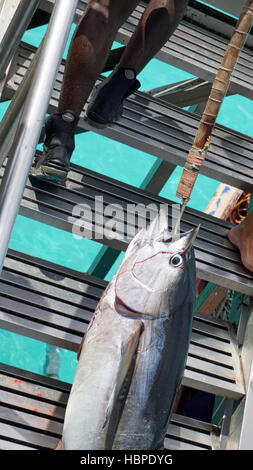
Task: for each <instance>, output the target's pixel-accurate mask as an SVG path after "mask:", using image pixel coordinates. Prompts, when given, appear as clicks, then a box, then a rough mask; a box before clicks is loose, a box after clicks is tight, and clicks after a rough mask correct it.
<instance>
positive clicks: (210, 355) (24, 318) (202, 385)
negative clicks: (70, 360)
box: [0, 250, 244, 400]
mask: <svg viewBox="0 0 253 470" xmlns="http://www.w3.org/2000/svg"><path fill="white" fill-rule="evenodd" d="M15 260H16V267H15ZM39 262H40V260H38V259H36V258H33V257H31V256H28V255H22V254H21V253H17V252H15V251H13V250H10V251H9V252H8V256H7V258H6V261H5V265H4V269H3V274H2V278H0V327H1V328H5V329H7V330H10V331H14V332H16V333H20V334H23V335H26V336H30V337H32V338H35V339H39V340H40V341H45V342H47V343H50V344H54V345H56V346H60V347H63V348H65V349H69V350H72V351H77V350H78V348H79V345H80V343H81V339H82V337H83V334H84V332H85V331H86V329H87V327H88V325H89V320H90V319H91V317H92V314H93V310H91V309H90V310H89V309H87V308H86V302H87V304H88V305H90V295H89V288H87V287H88V286H89V285H90V286H92V291H93V292H95V293H96V299H94V309H95V302H96V301H97V302H98V301H99V298H100V296H101V295H102V293H103V290H104V289H105V287H106V285H107V283H106V282H105V281H101V280H99V279H97V280H96V278H94V277H92V276H87V275H82V273H80V278H79V277H78V273H77V272H75V271H73V270H69V269H66V268H61V266H57V265H54V264H53V263H49V262H46V261H41V263H42V266H41V270H39V264H38V263H39ZM10 268H11V269H10ZM61 270H62V271H61ZM29 271H30V272H31V278H30V279H29V278H28V277H27V275H28V272H29ZM40 271H41V278H40ZM61 273H62V275H61ZM82 276H83V280H82ZM9 278H10V279H11V284H10V283H9ZM63 278H64V280H63ZM47 279H48V282H49V285H50V286H49V287H50V288H49V289H46V288H45V284H46V282H47ZM68 279H70V284H71V290H72V291H73V292H76V293H77V292H82V293H83V295H82V296H80V297H79V296H78V299H79V300H80V302H81V305H82V308H81V309H80V305H78V303H77V304H76V306H75V307H74V306H73V304H72V299H71V296H66V294H65V297H64V294H63V298H64V305H65V309H64V312H65V313H64V312H63V311H62V302H59V300H57V296H60V298H61V292H62V291H63V289H64V290H65V289H66V290H67V289H68ZM34 282H35V285H34V284H33V283H34ZM96 282H97V283H98V286H97V287H96ZM16 285H18V286H19V287H18V288H17V287H16ZM40 285H41V286H43V285H44V288H42V289H40ZM20 286H23V287H22V288H23V292H22V289H21V287H20ZM85 286H86V288H85ZM102 287H103V288H102ZM16 289H17V290H16ZM36 289H37V293H36V295H35V291H36ZM16 292H19V294H18V295H17V294H16ZM21 292H22V295H21ZM98 292H99V293H100V296H99V295H98ZM31 294H32V295H31ZM68 305H70V311H71V312H72V314H71V316H68V315H67V313H66V312H67V310H68ZM40 306H41V307H40ZM75 308H76V314H75ZM82 311H83V314H82ZM88 312H89V313H88ZM76 318H78V321H77V319H76ZM183 383H187V384H188V385H189V386H191V387H193V388H197V389H200V390H202V389H204V390H206V389H208V390H209V392H210V393H216V391H217V390H218V391H219V394H224V396H228V397H235V398H239V397H241V396H243V395H244V388H243V383H242V377H241V371H240V364H239V357H238V353H237V352H236V350H235V347H234V339H233V335H232V330H231V328H230V327H229V326H228V325H227V324H226V323H225V322H221V321H217V320H215V319H211V318H210V317H205V316H204V315H200V314H199V313H196V314H195V316H194V321H193V331H192V335H191V343H190V348H189V356H188V359H187V363H186V370H185V377H184V379H183ZM0 385H1V380H0ZM41 393H42V392H41ZM48 399H49V397H47V400H48Z"/></svg>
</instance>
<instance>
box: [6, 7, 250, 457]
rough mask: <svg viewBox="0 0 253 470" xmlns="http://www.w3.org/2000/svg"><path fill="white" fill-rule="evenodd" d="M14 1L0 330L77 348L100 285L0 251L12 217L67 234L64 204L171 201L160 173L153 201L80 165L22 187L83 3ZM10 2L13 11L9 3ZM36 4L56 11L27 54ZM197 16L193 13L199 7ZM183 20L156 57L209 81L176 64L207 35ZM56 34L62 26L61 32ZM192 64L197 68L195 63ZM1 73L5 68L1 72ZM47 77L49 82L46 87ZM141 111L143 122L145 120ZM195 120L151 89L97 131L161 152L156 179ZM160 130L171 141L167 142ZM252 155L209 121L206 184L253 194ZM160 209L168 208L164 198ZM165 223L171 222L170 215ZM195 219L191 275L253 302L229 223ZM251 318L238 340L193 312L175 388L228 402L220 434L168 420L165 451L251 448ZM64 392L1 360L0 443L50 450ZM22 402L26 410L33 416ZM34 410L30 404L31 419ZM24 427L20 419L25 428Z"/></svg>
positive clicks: (246, 89)
mask: <svg viewBox="0 0 253 470" xmlns="http://www.w3.org/2000/svg"><path fill="white" fill-rule="evenodd" d="M11 3H12V5H11V6H12V8H13V10H12V13H13V14H12V15H11V18H10V21H9V20H8V21H7V22H6V25H5V26H6V27H5V29H4V28H3V29H2V30H1V31H3V37H2V38H1V39H2V44H4V41H6V42H7V43H8V44H9V45H10V47H9V51H8V54H6V49H4V51H5V57H3V55H1V54H0V70H1V77H2V87H1V90H2V97H3V98H4V97H6V98H7V97H8V98H12V103H11V106H10V109H8V112H7V116H5V118H4V120H3V124H2V126H1V127H0V143H1V144H0V145H1V157H0V161H1V159H2V160H4V159H5V157H6V156H7V155H8V157H9V158H8V161H7V165H6V166H5V165H4V167H3V170H2V173H1V177H2V182H1V186H0V237H1V241H2V243H1V247H0V259H1V266H2V274H1V277H0V326H1V328H5V329H7V330H10V331H14V332H18V333H20V334H23V335H25V336H29V337H32V338H36V339H39V340H41V341H45V342H47V343H49V344H53V345H55V346H61V347H65V348H66V349H69V350H72V351H76V350H77V348H78V345H79V343H80V340H81V338H82V335H83V333H84V331H85V329H86V328H87V325H88V323H89V320H90V318H91V315H92V312H93V311H94V308H95V306H96V303H97V302H98V300H99V298H100V296H101V295H102V292H103V290H104V288H105V287H106V283H105V282H104V281H101V280H100V279H98V278H96V277H94V276H92V275H88V274H87V275H84V274H83V273H78V272H75V271H73V270H70V269H66V268H63V267H61V266H57V265H54V264H53V263H49V262H45V261H43V260H38V259H35V258H33V257H31V256H28V255H23V254H22V253H18V252H14V251H13V250H8V243H9V238H10V234H11V231H12V227H13V224H14V223H15V219H16V215H17V213H18V212H19V213H21V214H23V215H26V216H28V217H31V218H33V219H35V220H40V221H42V222H43V223H46V224H49V225H53V226H55V227H58V228H61V229H63V230H67V231H72V225H73V220H72V219H71V217H72V213H73V207H74V206H76V205H77V204H79V203H82V202H85V201H86V200H88V201H89V202H90V203H91V202H92V201H93V202H92V203H94V204H95V199H94V198H95V196H96V195H99V196H101V197H103V198H104V205H105V206H106V205H107V204H109V203H111V202H115V203H120V204H122V205H123V207H124V208H125V206H124V204H125V205H126V204H127V203H135V204H138V203H144V204H148V203H152V204H155V205H158V206H159V205H160V204H163V203H168V201H167V200H164V199H162V198H160V197H158V196H157V195H156V194H158V192H159V191H158V189H157V188H159V186H160V185H161V184H162V182H161V181H162V176H163V175H161V173H160V175H159V172H157V174H155V177H154V178H153V183H154V186H155V187H156V191H157V192H156V193H155V194H152V193H151V192H150V191H145V190H140V189H137V188H133V187H131V186H129V185H127V184H123V183H120V182H118V181H115V180H113V179H111V178H108V177H104V176H103V175H99V174H96V173H94V172H91V171H88V170H85V169H84V168H81V167H78V166H77V165H71V173H70V181H69V182H68V183H67V184H66V187H59V186H57V185H47V184H45V183H41V182H37V183H33V182H31V181H30V179H29V178H28V174H29V169H30V166H31V163H32V159H33V156H34V153H35V151H34V149H35V148H36V145H37V142H38V140H39V138H40V133H41V128H42V125H43V120H44V116H45V114H46V112H47V110H49V112H52V111H53V110H55V109H56V107H57V101H58V95H59V83H61V80H62V72H63V69H64V62H62V64H61V65H60V61H61V57H62V52H63V49H64V46H65V42H66V40H67V36H68V32H69V29H70V26H71V23H72V19H73V18H74V20H75V21H77V20H78V17H80V14H81V12H82V10H83V9H84V8H85V7H86V5H87V1H84V0H82V1H79V2H78V1H73V2H63V3H62V2H61V1H60V0H58V1H55V2H54V1H53V0H47V1H44V0H42V1H41V2H39V1H34V2H32V1H29V2H26V1H25V0H16V2H15V1H12V2H11ZM70 3H71V6H70ZM191 3H192V4H193V5H190V9H189V11H188V17H189V18H191V17H192V14H193V12H194V11H198V10H197V7H196V2H191ZM2 4H3V5H2ZM28 4H29V7H30V11H29V12H28V10H27V7H28ZM8 5H10V2H9V0H8ZM1 6H4V2H2V3H0V7H1ZM38 6H39V7H40V8H41V9H42V10H45V11H48V12H50V13H51V11H52V8H53V7H54V9H53V13H52V16H51V20H50V24H49V28H48V33H47V37H46V38H45V40H44V44H43V47H41V48H40V50H39V51H36V50H34V48H31V47H29V46H27V45H24V44H20V37H21V36H22V33H23V32H24V30H25V29H26V27H27V25H28V23H29V20H30V18H31V16H32V14H33V13H34V11H35V9H36V8H37V7H38ZM143 8H144V3H143V2H141V3H140V5H139V6H138V7H137V9H136V11H135V12H134V13H133V15H132V16H131V18H130V19H129V21H128V23H127V24H126V25H124V27H123V28H121V30H120V31H119V35H118V40H121V41H123V42H125V40H126V38H128V39H129V37H130V35H131V32H132V30H133V27H134V25H135V24H136V21H137V20H138V18H139V17H140V14H141V12H142V11H143ZM21 12H22V13H25V12H26V13H27V15H23V16H22V18H23V22H22V24H20V21H18V18H19V17H20V14H21ZM199 14H200V16H201V12H200V13H199ZM188 17H187V18H188ZM187 18H186V21H185V22H184V23H183V25H182V26H180V28H179V30H178V31H177V32H176V33H175V39H172V41H175V43H176V42H178V43H179V45H180V44H181V50H180V47H179V50H177V51H176V52H175V53H174V55H173V54H172V53H171V51H170V50H169V42H168V44H167V45H166V47H165V48H163V50H162V51H161V52H160V54H159V58H160V59H162V60H164V61H165V62H170V61H171V62H172V63H174V61H176V64H177V65H179V66H180V65H182V68H184V69H185V70H189V67H191V68H192V67H193V69H194V70H198V71H199V75H200V79H201V80H202V81H203V82H205V81H206V79H207V76H206V74H208V80H209V81H211V79H212V76H213V74H214V71H215V63H212V67H213V68H209V69H207V68H206V64H205V63H204V62H203V63H200V61H199V58H198V57H197V56H196V55H195V59H194V60H195V62H196V63H195V64H194V63H193V64H190V62H189V59H188V58H187V57H186V56H185V55H184V57H182V55H180V54H182V49H183V48H184V43H183V40H184V36H185V35H186V34H189V33H190V31H191V30H192V31H193V35H192V45H193V47H194V44H198V43H199V38H200V37H202V38H203V37H204V32H206V34H208V31H207V30H205V28H202V29H201V27H200V26H199V25H197V26H196V25H191V23H190V22H189V21H188V20H187ZM17 25H19V28H18V27H17ZM226 26H227V25H226ZM13 31H15V34H14V33H13ZM57 31H61V35H60V34H58V33H57ZM209 34H211V33H209ZM13 35H14V37H13ZM213 35H214V33H213ZM56 36H57V37H61V38H62V42H61V44H59V42H58V45H59V49H58V50H56V49H55V47H53V46H54V42H55V41H54V38H55V37H56ZM8 37H9V38H10V37H13V39H14V40H13V41H12V43H10V41H9V40H8V41H7V39H8ZM187 41H188V39H187ZM194 41H195V42H194ZM215 41H216V43H215V44H216V46H217V47H219V48H220V47H221V45H222V44H223V45H224V44H225V40H224V39H221V38H220V36H219V35H217V36H215ZM250 41H251V38H250ZM250 41H249V42H250ZM222 47H223V46H222ZM222 47H221V49H222ZM0 53H1V50H0ZM244 54H245V57H247V60H251V56H253V54H252V52H251V48H250V46H247V47H246V48H245V51H244ZM11 59H12V60H11ZM244 60H246V59H244V58H243V60H242V62H241V63H239V66H238V70H237V72H236V73H237V75H236V76H235V77H234V79H233V83H232V88H231V93H232V92H236V91H237V92H238V89H239V90H240V91H241V92H242V93H243V94H244V95H245V96H250V97H252V91H251V89H250V86H247V82H246V83H243V84H242V80H241V77H242V76H243V70H244V69H243V67H244V62H243V61H244ZM197 61H198V65H196V64H197ZM193 62H194V61H193ZM217 63H218V62H217ZM2 64H3V65H2ZM58 65H60V69H59V72H57V71H58ZM7 69H8V73H5V71H6V70H7ZM57 73H58V75H57ZM249 73H250V72H249ZM252 74H253V71H252ZM56 76H57V83H56V82H55V78H56ZM21 79H22V80H21ZM45 83H46V84H47V86H46V87H45V86H44V84H45ZM238 87H239V88H238ZM14 92H15V94H14ZM191 99H194V98H191ZM48 103H49V107H48ZM38 110H39V112H38ZM35 115H36V119H35ZM141 115H143V116H144V119H143V122H142V120H141V118H140V116H141ZM144 121H145V123H144ZM175 122H176V123H177V125H179V127H180V129H179V132H178V133H175V126H174V125H173V123H175ZM197 124H198V117H197V116H194V115H192V114H191V113H189V112H187V111H183V110H181V109H180V108H178V107H177V106H175V105H170V104H168V103H165V102H164V101H161V100H159V99H156V98H154V97H151V96H150V95H148V94H145V93H136V94H135V95H134V97H130V98H129V99H128V100H127V103H126V105H125V107H124V113H123V117H122V119H121V120H120V121H119V123H117V124H116V125H114V126H109V128H108V129H107V130H105V131H103V132H104V135H107V136H108V137H110V138H115V139H117V140H120V141H122V142H124V143H127V144H128V145H132V146H135V147H137V148H141V149H142V150H144V151H148V152H149V153H153V154H154V155H155V156H158V157H159V158H161V159H162V165H163V172H164V163H165V164H166V166H165V168H166V169H167V172H168V169H169V168H171V167H172V168H173V165H175V164H176V165H177V164H179V165H182V164H183V163H184V159H185V156H186V151H187V145H188V144H190V140H191V137H192V135H193V134H194V130H195V129H196V126H197ZM145 126H146V128H145ZM79 128H80V129H82V130H89V127H88V126H87V123H86V122H85V120H84V119H83V116H81V119H80V122H79ZM168 134H169V135H170V139H168V142H167V137H166V136H167V135H168ZM148 135H149V138H148ZM150 135H151V136H152V138H150ZM231 136H233V139H235V140H236V141H237V142H238V143H240V146H241V148H242V149H243V151H242V157H243V158H245V161H244V163H243V165H244V167H245V174H243V175H242V174H241V173H240V174H239V175H238V172H237V171H234V172H233V168H232V169H231V166H232V162H234V163H233V164H234V165H235V166H236V158H237V154H236V151H235V149H234V148H233V146H231V145H230V144H229V140H231ZM162 139H163V140H162ZM185 142H186V143H187V145H185ZM224 142H225V144H224ZM226 142H227V143H226ZM165 143H166V146H165ZM223 144H224V145H225V148H226V154H227V155H228V158H230V159H231V163H230V165H228V167H227V168H224V161H225V160H224V153H223V147H222V145H223ZM173 145H175V148H178V152H177V155H176V157H175V156H174V160H173V159H172V156H173V155H174V150H173ZM171 146H172V150H171ZM249 149H250V150H249ZM252 149H253V140H252V139H250V138H249V137H247V136H242V135H241V134H239V133H236V132H233V131H231V130H230V129H226V128H224V127H223V126H217V135H215V137H214V145H213V149H212V153H211V155H210V157H209V160H208V158H207V164H206V166H205V167H204V170H203V171H204V172H205V173H206V174H207V175H210V176H213V177H217V175H219V176H220V177H221V178H222V181H225V182H228V183H229V182H230V184H233V185H235V186H236V187H239V188H243V189H245V190H249V191H251V192H252V179H251V171H252V172H253V168H252V167H253V165H252V164H251V162H252V161H253V159H252V156H251V154H252V152H251V150H252ZM217 155H218V161H217V158H213V156H217ZM252 155H253V154H252ZM213 160H215V163H213ZM252 176H253V175H252ZM27 178H28V179H27ZM155 179H156V181H155ZM151 186H152V185H150V187H151ZM169 206H170V207H171V203H169ZM169 216H170V217H171V213H170V215H169ZM123 219H124V217H123ZM105 222H106V221H105V220H104V219H103V218H102V217H101V221H100V222H99V224H98V227H97V229H98V230H101V231H102V229H103V228H104V224H105ZM199 222H201V223H202V229H201V232H200V237H199V240H198V241H197V247H196V256H197V270H198V275H199V276H200V277H201V278H203V279H206V280H211V281H212V282H215V283H217V284H220V285H223V286H224V287H226V288H228V287H230V288H231V286H232V288H234V289H235V290H237V291H239V292H242V293H245V294H247V295H249V296H253V280H252V276H251V275H250V274H249V273H248V272H247V271H246V270H245V269H244V268H243V267H242V266H241V263H240V258H239V254H238V253H237V252H236V250H234V249H233V247H231V246H230V244H229V242H228V241H227V239H226V232H227V230H228V229H229V228H230V224H227V223H225V222H224V221H219V220H217V219H214V218H213V217H211V216H207V215H204V214H202V213H200V212H198V211H194V210H190V209H188V210H186V212H185V215H184V218H183V222H182V228H189V227H191V226H194V225H196V224H198V223H199ZM123 225H124V224H123ZM134 228H135V226H134V225H133V229H134ZM123 230H124V228H123ZM101 243H102V244H107V245H108V248H107V249H108V250H112V249H113V250H125V249H126V247H127V244H126V243H125V242H124V241H122V240H114V241H110V242H108V240H106V238H105V237H104V238H101ZM6 254H7V256H6ZM250 313H251V304H250V305H243V307H242V313H241V318H240V323H239V326H238V329H237V336H236V335H235V332H234V329H233V327H232V325H230V324H228V323H226V322H222V321H219V320H215V319H213V318H211V317H205V316H204V315H200V314H199V313H198V312H196V313H195V316H194V324H193V331H192V336H191V345H190V350H189V355H188V360H187V366H186V370H185V374H184V379H183V384H184V385H186V386H190V387H192V388H195V389H198V390H203V391H208V392H210V393H213V394H215V395H220V396H223V397H224V398H225V399H226V403H227V406H226V408H225V414H224V419H223V422H222V426H221V428H219V427H217V426H214V425H210V424H208V423H201V422H199V421H198V420H191V419H187V418H184V417H181V416H179V415H174V416H173V417H172V419H171V422H170V424H169V428H168V432H167V436H166V441H165V448H168V449H193V448H194V449H224V448H226V449H252V448H253V439H252V435H253V432H252V431H253V429H252V424H251V411H252V407H253V397H252V373H253V372H252V357H253V351H252V345H251V343H252V339H253V338H252V336H253V333H252V321H253V320H252V318H253V317H252V315H250ZM38 388H39V390H40V391H38ZM69 389H70V387H69V386H68V384H63V383H61V382H59V381H57V380H54V379H49V378H48V377H47V378H46V377H40V376H38V375H36V374H31V373H28V372H26V371H20V370H18V369H15V368H12V367H8V366H5V365H3V364H2V365H0V394H1V400H2V403H3V406H0V429H1V439H0V447H1V446H2V447H1V448H9V449H10V448H54V446H55V445H56V444H57V440H58V439H59V437H60V434H61V429H62V422H63V417H64V407H65V405H66V401H67V396H68V393H69ZM40 393H42V395H43V394H44V395H43V396H44V397H46V400H47V401H49V402H50V403H51V405H52V406H51V405H50V407H49V406H48V407H46V406H45V405H43V403H45V402H44V400H42V401H40V400H39V398H38V397H40V395H39V394H40ZM36 404H37V405H38V406H37V405H36ZM31 406H33V411H32V412H31ZM40 407H41V408H40ZM21 408H22V410H21ZM18 409H19V411H18ZM36 409H38V415H37V414H36V413H37V412H36V411H35V410H36ZM7 410H8V412H7ZM52 410H53V411H52ZM50 413H51V415H52V413H55V414H54V417H55V418H56V420H55V419H53V420H52V419H51V415H50ZM24 417H25V419H24ZM42 418H43V419H42ZM57 420H58V421H57ZM56 421H57V423H58V424H57V426H56ZM24 422H26V424H25V425H22V423H24ZM48 429H49V431H48V432H47V431H46V430H48Z"/></svg>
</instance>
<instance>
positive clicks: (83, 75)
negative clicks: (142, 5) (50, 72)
mask: <svg viewBox="0 0 253 470" xmlns="http://www.w3.org/2000/svg"><path fill="white" fill-rule="evenodd" d="M137 4H138V0H91V1H90V3H89V5H88V7H87V10H86V12H85V14H84V16H83V18H82V20H81V22H80V23H79V25H78V27H77V30H76V33H75V35H74V37H73V40H72V42H71V46H70V50H69V53H68V58H67V64H66V70H65V76H64V82H63V87H62V91H61V96H60V103H59V111H60V112H62V111H64V110H66V109H71V110H72V111H73V113H74V114H75V115H76V116H79V115H80V113H81V111H82V109H83V106H84V104H85V102H86V101H87V98H88V97H89V95H90V92H91V90H92V88H93V86H94V83H95V81H96V79H97V77H98V75H99V73H101V71H102V69H103V66H104V64H105V62H106V59H107V57H108V54H109V52H110V48H111V45H112V43H113V41H114V38H115V35H116V33H117V31H118V29H119V27H120V26H121V24H122V23H123V22H124V21H125V20H126V18H128V16H129V15H130V14H131V13H132V11H133V10H134V8H135V7H136V5H137Z"/></svg>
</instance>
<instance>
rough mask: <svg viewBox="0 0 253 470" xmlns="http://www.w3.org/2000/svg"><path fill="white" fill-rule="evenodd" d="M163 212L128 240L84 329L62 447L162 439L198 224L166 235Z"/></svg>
mask: <svg viewBox="0 0 253 470" xmlns="http://www.w3.org/2000/svg"><path fill="white" fill-rule="evenodd" d="M167 233H168V227H167V219H166V217H165V215H164V214H163V213H160V215H159V216H158V217H157V219H155V220H154V221H153V223H152V224H151V226H150V228H149V229H147V230H144V229H143V230H142V231H141V232H139V234H137V235H136V237H135V238H134V239H133V240H132V242H131V243H130V245H129V247H128V249H127V251H126V254H125V256H124V259H123V261H122V263H121V265H120V267H119V269H118V271H117V273H116V274H115V276H114V277H113V279H112V281H111V282H110V283H109V285H108V287H107V289H106V291H105V293H104V294H103V296H102V298H101V300H100V302H99V304H98V306H97V308H96V310H95V312H94V315H93V317H92V320H91V322H90V325H89V328H88V330H87V333H86V335H85V339H84V342H83V346H82V350H81V354H80V357H79V363H78V367H77V371H76V375H75V379H74V383H73V386H72V389H71V393H70V397H69V401H68V405H67V409H66V415H65V421H64V429H63V437H62V448H63V449H66V450H68V449H71V450H103V449H113V450H116V449H120V450H126V449H131V450H151V449H159V448H161V447H162V445H163V441H164V437H165V433H166V428H167V424H168V420H169V418H170V416H171V412H172V409H173V404H174V402H175V398H176V395H177V392H178V389H179V387H180V383H181V380H182V375H183V371H184V367H185V361H186V358H187V352H188V347H189V339H190V333H191V325H192V318H193V309H194V301H195V279H196V275H195V259H194V251H193V246H192V243H193V240H194V238H195V236H196V231H194V232H189V233H187V234H184V235H183V236H182V237H181V238H180V239H178V240H176V241H171V240H170V239H169V240H168V241H166V236H167V235H166V234H167Z"/></svg>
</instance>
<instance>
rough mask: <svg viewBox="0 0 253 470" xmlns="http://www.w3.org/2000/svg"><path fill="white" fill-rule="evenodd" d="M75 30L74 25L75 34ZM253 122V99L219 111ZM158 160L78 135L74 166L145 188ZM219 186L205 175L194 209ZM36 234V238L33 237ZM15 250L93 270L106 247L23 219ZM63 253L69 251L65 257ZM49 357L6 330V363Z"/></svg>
mask: <svg viewBox="0 0 253 470" xmlns="http://www.w3.org/2000/svg"><path fill="white" fill-rule="evenodd" d="M45 29H46V28H45V27H41V28H36V30H33V31H28V32H26V33H25V35H24V38H23V39H24V40H25V41H26V42H29V43H31V44H33V45H35V46H36V47H37V46H38V45H39V43H40V41H41V39H42V37H43V34H44V32H45ZM73 31H74V26H73V28H72V31H71V35H72V34H73ZM71 35H70V38H69V42H70V39H71ZM69 42H68V45H69ZM67 47H68V46H67ZM114 47H117V43H115V44H114ZM66 53H67V48H66V51H65V54H64V56H65V57H66ZM191 77H192V75H190V74H188V73H185V72H183V71H181V70H179V69H177V68H175V67H172V66H169V65H167V64H165V63H163V62H160V61H158V60H156V59H153V60H152V61H151V62H150V63H149V65H148V66H147V67H146V68H145V70H144V71H143V72H142V73H141V74H140V76H139V78H140V81H141V83H142V86H141V89H142V90H148V89H150V88H155V87H157V86H162V85H166V84H168V83H174V82H177V81H181V80H185V79H187V78H191ZM7 106H8V103H3V104H1V105H0V118H1V117H2V116H3V114H4V112H5V110H6V108H7ZM252 120H253V105H252V102H251V101H250V100H248V99H246V98H243V97H241V96H231V97H228V98H226V99H225V101H224V104H223V106H222V109H221V111H220V113H219V117H218V122H219V123H221V124H223V125H225V126H228V127H231V128H233V129H235V130H237V131H240V132H243V133H246V134H248V135H251V136H253V131H252V129H253V126H252V124H253V122H252ZM156 161H157V159H156V157H154V156H152V155H148V154H146V153H143V152H141V151H139V150H136V149H133V148H131V147H128V146H126V145H124V144H121V143H118V142H114V141H112V140H110V139H107V138H105V137H102V136H99V135H97V134H95V133H92V132H89V133H85V134H83V135H81V134H79V135H78V136H77V137H76V148H75V151H74V154H73V157H72V162H73V163H76V164H78V165H82V166H84V167H86V168H88V169H90V170H93V171H96V172H99V173H102V174H104V175H107V176H110V177H112V178H115V179H117V180H120V181H123V182H126V183H128V184H131V185H133V186H136V187H143V184H144V181H145V178H146V175H147V174H148V173H149V171H150V170H151V169H152V167H153V165H155V163H156ZM181 172H182V168H179V167H177V168H176V169H175V171H174V172H173V174H172V176H171V177H170V178H169V180H168V182H167V183H166V184H165V186H164V188H163V189H162V191H161V193H160V195H161V196H163V197H165V198H168V199H170V200H174V201H176V202H178V199H177V198H176V197H175V193H176V188H177V184H178V181H179V178H180V175H181ZM218 184H219V182H218V181H214V180H212V179H210V178H207V177H205V176H202V175H199V177H198V180H197V184H196V185H195V188H194V191H193V194H192V199H191V201H190V203H189V206H191V207H194V208H195V209H198V210H201V211H203V210H204V209H205V207H206V206H207V204H208V202H209V200H210V198H211V197H212V195H213V194H214V192H215V190H216V188H217V186H218ZM31 233H32V234H33V237H31V236H30V234H31ZM10 247H11V248H13V249H16V250H19V251H22V252H24V253H28V254H30V255H33V256H36V257H39V258H43V259H46V260H49V261H52V262H54V263H57V264H61V265H63V266H66V267H69V268H72V269H76V270H79V271H82V272H89V269H90V267H91V265H92V263H93V261H94V259H95V258H96V257H97V256H98V255H99V253H100V251H101V249H102V246H101V244H99V243H96V242H94V241H91V240H85V239H78V240H77V239H75V238H74V237H73V236H72V234H69V233H67V232H64V231H62V230H59V229H55V228H53V227H50V226H48V225H44V224H41V223H39V222H37V221H33V220H30V219H27V218H25V217H22V216H18V218H17V221H16V224H15V227H14V230H13V234H12V237H11V241H10ZM62 253H64V256H63V255H62ZM122 257H123V253H121V254H120V255H119V257H118V259H117V261H116V262H115V263H114V265H113V266H112V268H111V269H110V271H109V272H108V273H107V275H106V277H105V279H106V280H108V281H109V280H110V279H111V277H112V275H113V274H114V272H115V271H116V269H117V267H118V265H119V263H120V261H121V259H122ZM58 354H59V356H60V359H61V360H60V371H59V378H60V379H61V380H65V381H68V382H72V380H73V377H74V373H75V369H76V365H77V361H76V354H74V353H72V352H69V351H65V350H60V349H59V350H58ZM46 355H47V345H45V344H44V343H41V342H39V341H35V340H33V339H30V338H25V337H22V336H19V335H17V334H14V333H10V332H6V331H3V330H0V361H1V362H4V363H6V364H10V365H15V366H17V367H21V368H24V369H27V370H30V371H32V372H37V373H40V374H43V373H44V370H45V360H46Z"/></svg>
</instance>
